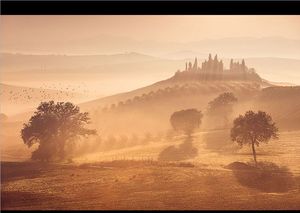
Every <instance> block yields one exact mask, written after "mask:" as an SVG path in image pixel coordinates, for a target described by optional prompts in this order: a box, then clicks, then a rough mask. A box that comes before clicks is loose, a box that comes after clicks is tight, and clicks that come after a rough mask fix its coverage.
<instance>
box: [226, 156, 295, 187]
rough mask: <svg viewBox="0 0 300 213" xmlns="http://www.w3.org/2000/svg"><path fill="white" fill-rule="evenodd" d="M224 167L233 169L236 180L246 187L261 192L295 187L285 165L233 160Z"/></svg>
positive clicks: (291, 175)
mask: <svg viewBox="0 0 300 213" xmlns="http://www.w3.org/2000/svg"><path fill="white" fill-rule="evenodd" d="M226 168H228V169H231V170H232V171H233V174H234V176H235V177H236V178H237V180H238V182H239V183H240V184H241V185H243V186H246V187H249V188H254V189H258V190H260V191H262V192H281V193H282V192H287V191H289V190H291V189H294V188H295V187H296V181H295V178H294V177H293V174H292V173H291V172H290V170H289V169H288V168H287V167H280V166H278V165H277V164H275V163H271V162H259V163H258V164H257V166H254V165H253V164H251V163H241V162H234V163H231V164H229V165H228V166H227V167H226Z"/></svg>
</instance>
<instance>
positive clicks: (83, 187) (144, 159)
mask: <svg viewBox="0 0 300 213" xmlns="http://www.w3.org/2000/svg"><path fill="white" fill-rule="evenodd" d="M226 135H227V134H226V131H225V132H224V131H215V132H213V133H212V132H199V133H196V134H195V137H194V141H193V143H194V145H195V146H196V147H197V148H198V157H196V158H194V159H193V160H190V161H187V162H181V163H179V162H177V163H163V162H159V161H156V157H157V155H158V153H159V152H160V151H161V150H162V149H164V148H165V147H167V146H169V145H171V143H169V142H161V143H150V144H149V145H147V146H137V147H133V148H127V149H120V150H118V151H113V152H108V153H106V154H103V153H101V152H99V153H94V154H91V155H87V156H83V157H80V158H76V159H74V162H73V163H69V164H42V163H37V162H29V161H27V162H26V161H23V162H16V161H13V162H9V161H2V162H1V209H166V210H168V209H224V210H230V209H299V208H300V193H299V192H300V173H299V171H300V164H299V162H300V156H299V150H300V149H299V147H300V145H299V139H300V132H299V131H294V132H281V133H280V139H279V140H278V141H270V142H269V143H268V144H265V145H262V146H260V147H259V148H258V149H257V152H258V160H259V161H261V162H262V161H268V162H273V163H275V164H276V165H278V166H279V167H282V168H283V167H285V168H286V169H285V170H276V171H274V172H270V174H269V172H265V173H264V174H263V175H261V174H259V175H260V176H259V177H258V178H257V175H255V174H254V173H253V172H252V171H243V170H232V169H229V168H228V167H226V165H228V164H230V163H232V162H235V161H239V162H248V161H251V160H252V155H251V152H250V148H249V147H244V148H242V149H238V148H237V147H236V146H235V145H234V144H232V143H230V142H229V141H227V142H225V143H224V141H226ZM181 140H182V139H181V138H180V137H179V138H177V139H174V141H175V144H178V143H180V141H181ZM220 141H222V143H221V144H220ZM116 159H118V160H116ZM266 174H267V175H266ZM255 178H256V179H255ZM258 180H259V181H258Z"/></svg>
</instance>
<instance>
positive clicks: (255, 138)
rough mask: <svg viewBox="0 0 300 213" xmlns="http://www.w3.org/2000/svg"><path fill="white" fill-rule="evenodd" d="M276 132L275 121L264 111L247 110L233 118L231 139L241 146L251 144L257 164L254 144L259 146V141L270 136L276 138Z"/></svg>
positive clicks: (261, 141) (267, 139)
mask: <svg viewBox="0 0 300 213" xmlns="http://www.w3.org/2000/svg"><path fill="white" fill-rule="evenodd" d="M277 132H278V129H277V127H276V126H275V123H274V122H273V121H272V118H271V116H270V115H268V114H267V113H266V112H262V111H258V112H257V113H255V112H253V111H247V112H246V113H245V115H240V116H239V117H238V118H236V119H235V120H234V122H233V127H232V129H231V139H232V140H233V141H236V142H237V143H238V144H239V145H241V146H243V145H245V144H249V145H251V146H252V152H253V158H254V162H255V164H256V165H257V161H256V152H255V145H256V146H259V144H260V143H263V142H265V143H267V142H268V141H269V140H270V139H271V138H273V139H278V134H277Z"/></svg>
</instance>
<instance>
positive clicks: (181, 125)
mask: <svg viewBox="0 0 300 213" xmlns="http://www.w3.org/2000/svg"><path fill="white" fill-rule="evenodd" d="M202 117H203V114H202V112H201V111H198V110H197V109H186V110H181V111H177V112H174V113H173V114H172V115H171V118H170V122H171V125H172V127H173V128H174V130H175V131H184V133H185V134H186V135H188V136H190V135H191V134H192V133H193V131H194V130H195V129H196V128H198V127H199V126H200V124H201V119H202Z"/></svg>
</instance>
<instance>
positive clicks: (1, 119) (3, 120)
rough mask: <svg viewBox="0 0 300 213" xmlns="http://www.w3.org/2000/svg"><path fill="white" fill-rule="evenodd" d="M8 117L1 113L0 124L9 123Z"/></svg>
mask: <svg viewBox="0 0 300 213" xmlns="http://www.w3.org/2000/svg"><path fill="white" fill-rule="evenodd" d="M7 119H8V117H7V115H5V114H4V113H0V122H5V121H7Z"/></svg>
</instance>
